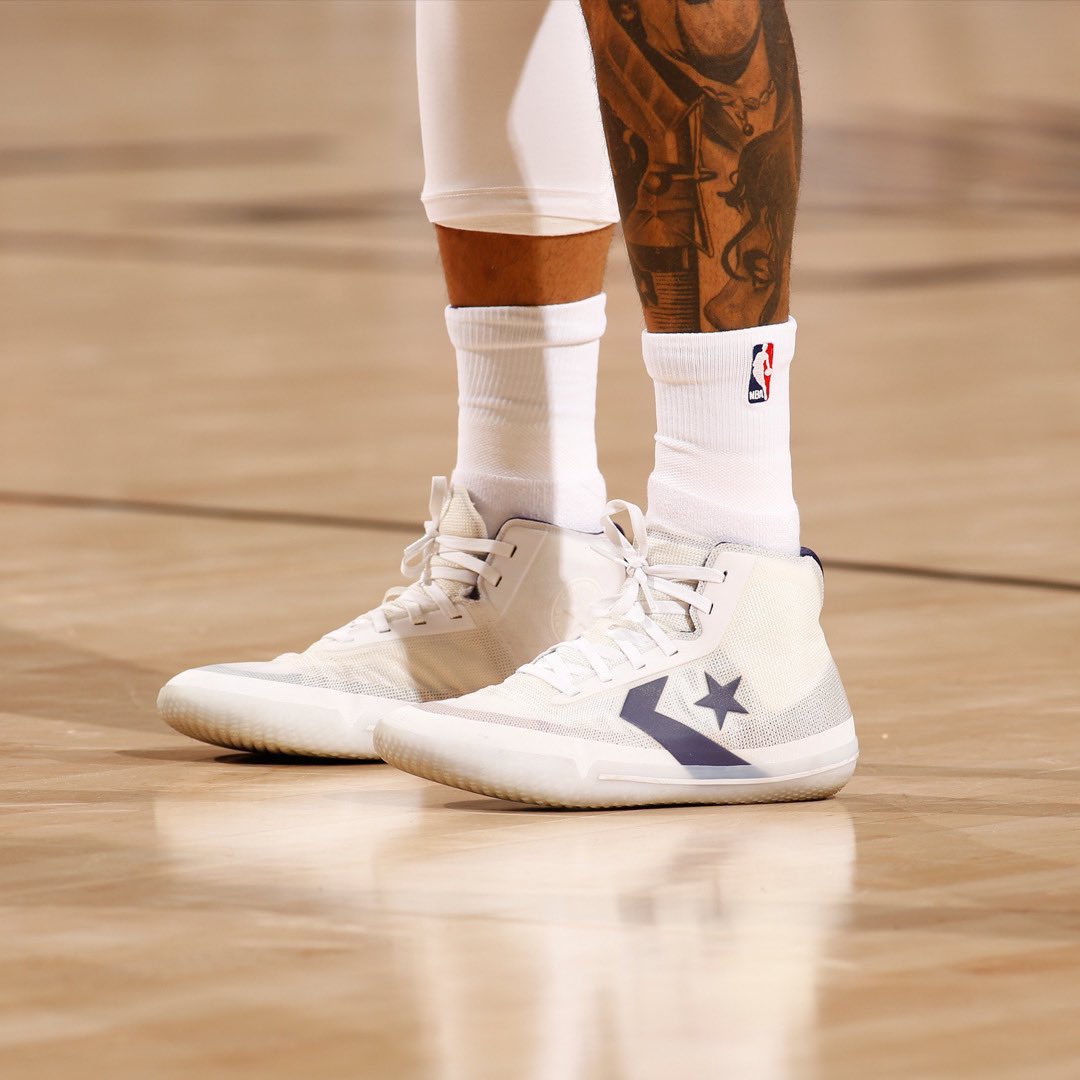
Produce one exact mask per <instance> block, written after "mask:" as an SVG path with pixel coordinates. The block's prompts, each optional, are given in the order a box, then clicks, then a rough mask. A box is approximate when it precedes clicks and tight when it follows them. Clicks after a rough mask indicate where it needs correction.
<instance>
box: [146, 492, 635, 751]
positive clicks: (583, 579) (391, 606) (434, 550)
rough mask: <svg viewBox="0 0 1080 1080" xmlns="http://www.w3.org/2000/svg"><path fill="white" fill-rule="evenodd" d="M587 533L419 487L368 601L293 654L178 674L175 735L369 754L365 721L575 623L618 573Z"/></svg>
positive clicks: (249, 746)
mask: <svg viewBox="0 0 1080 1080" xmlns="http://www.w3.org/2000/svg"><path fill="white" fill-rule="evenodd" d="M598 544H602V538H601V537H599V536H597V535H590V534H587V533H578V532H573V531H571V530H569V529H561V528H557V527H556V526H554V525H547V524H544V523H543V522H537V521H520V520H514V521H508V522H506V524H504V525H503V527H502V528H501V529H500V530H499V533H498V535H497V536H496V537H495V538H494V539H489V538H488V535H487V531H486V529H485V528H484V523H483V521H482V519H481V517H480V515H479V514H478V513H477V511H476V509H475V508H474V506H473V504H472V502H471V500H470V499H469V496H468V493H467V492H466V491H464V490H462V489H460V488H455V489H453V490H450V489H449V488H448V486H447V483H446V480H445V479H444V478H442V477H436V478H435V480H434V482H433V484H432V493H431V520H430V521H428V522H427V525H426V530H425V532H424V535H423V537H422V538H421V539H420V540H418V541H416V543H414V544H412V545H410V546H409V547H408V548H406V549H405V558H404V561H403V562H402V564H401V569H402V573H404V574H405V575H406V576H407V577H413V578H415V579H416V580H415V581H414V582H413V584H411V585H409V586H408V587H407V588H396V589H391V590H390V592H388V593H387V594H386V597H385V598H384V600H383V602H382V603H381V604H380V605H379V606H378V607H376V608H374V609H372V610H371V611H369V612H367V613H366V614H364V615H361V616H359V617H358V618H356V619H354V620H353V621H352V622H350V623H348V624H347V625H345V626H343V627H341V628H340V629H338V630H334V631H333V632H332V633H329V634H327V635H326V636H325V637H323V638H322V639H321V640H319V641H317V642H316V643H315V644H314V645H312V646H311V647H310V648H309V649H308V650H307V651H306V652H303V653H299V654H297V653H286V654H285V655H284V656H279V657H278V658H277V659H276V660H270V661H267V662H260V663H239V664H214V665H211V666H209V667H201V668H194V669H192V670H190V671H185V672H182V673H181V674H179V675H177V676H176V677H175V678H173V679H171V680H170V681H169V682H168V683H167V684H166V685H165V687H164V688H163V689H162V691H161V693H160V695H159V697H158V709H159V711H160V713H161V715H162V717H163V718H164V720H165V722H166V723H168V724H169V725H170V726H171V727H173V728H175V729H176V730H177V731H179V732H181V733H182V734H184V735H190V736H191V737H192V738H195V739H200V740H202V741H203V742H208V743H213V744H214V745H216V746H225V747H230V748H232V749H236V750H255V751H262V752H271V753H279V754H297V755H306V756H315V757H340V758H357V759H361V760H377V755H376V752H375V749H374V746H373V745H372V733H373V732H374V729H375V724H376V722H377V721H378V719H379V718H380V717H381V716H383V715H384V714H386V713H387V712H388V711H391V710H392V709H394V708H395V707H397V706H400V705H402V704H403V703H406V702H414V703H424V702H432V701H441V700H442V699H444V698H451V697H458V696H460V695H462V694H467V693H469V692H471V691H474V690H478V689H479V688H480V687H483V686H487V685H489V684H491V683H495V682H500V681H501V680H503V679H505V678H506V677H507V676H508V675H510V674H511V673H512V672H513V671H514V670H515V668H517V667H518V666H519V665H520V664H522V663H523V662H524V661H526V660H528V659H530V658H531V657H534V656H536V655H537V653H539V652H541V651H543V650H544V649H546V648H548V647H549V646H550V645H552V644H553V643H555V642H557V641H559V640H561V639H562V638H564V637H566V636H567V635H568V634H571V635H572V634H573V633H575V632H578V631H579V630H580V629H581V628H582V627H584V626H587V625H588V623H589V621H591V617H590V608H591V605H593V604H594V603H595V602H596V601H597V600H598V599H599V598H601V597H603V596H605V595H609V594H610V593H611V592H612V591H613V590H614V589H616V588H618V584H619V581H620V579H621V575H620V573H619V571H618V570H617V568H616V567H614V566H613V565H612V563H611V562H610V560H606V559H603V558H600V557H599V556H598V555H597V554H596V553H595V551H594V550H592V549H593V548H594V547H596V546H597V545H598Z"/></svg>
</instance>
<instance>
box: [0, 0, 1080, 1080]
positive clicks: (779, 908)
mask: <svg viewBox="0 0 1080 1080" xmlns="http://www.w3.org/2000/svg"><path fill="white" fill-rule="evenodd" d="M792 17H793V22H794V25H795V31H796V40H797V43H798V45H799V47H800V50H801V58H802V68H803V73H804V74H803V81H804V93H805V97H806V103H807V147H806V151H807V162H806V183H805V191H804V198H803V212H802V217H801V222H800V232H799V236H798V246H797V252H796V259H797V264H798V270H797V275H796V285H795V298H796V299H795V302H794V311H795V314H796V315H797V317H798V318H799V320H800V328H801V329H800V351H799V360H798V363H797V372H796V386H795V415H794V437H795V454H796V479H797V493H798V495H799V498H800V502H801V506H802V509H803V516H804V526H805V528H804V538H805V542H806V543H808V544H810V545H812V546H813V547H815V548H816V549H818V550H819V551H821V552H822V554H823V555H824V556H825V558H826V562H827V565H828V567H829V570H828V575H827V586H828V600H827V606H826V630H827V632H828V634H829V636H830V639H831V642H832V646H833V650H834V652H835V654H836V656H837V658H838V661H839V663H840V666H841V669H842V671H843V673H844V675H845V678H846V681H847V683H848V687H849V691H850V696H851V698H852V702H853V705H854V708H855V713H856V717H857V719H858V721H859V723H860V725H861V736H862V740H863V759H862V764H861V767H860V769H859V771H858V773H857V774H856V777H855V779H854V781H853V782H852V783H851V784H850V785H849V787H848V788H847V789H846V790H845V791H844V792H843V793H842V794H841V795H840V796H839V797H838V798H836V799H834V800H831V801H829V802H825V803H818V804H807V805H797V806H769V807H747V808H729V809H725V808H707V809H692V810H682V809H664V810H656V811H632V812H623V813H607V814H605V813H585V814H559V813H551V812H538V811H535V810H528V809H524V808H521V807H517V806H514V805H511V804H504V803H500V802H497V801H495V800H485V799H482V798H479V797H474V796H467V795H464V794H462V793H460V792H455V791H452V790H450V789H446V788H441V787H438V786H436V785H433V784H429V783H425V782H422V781H419V780H415V779H413V778H411V777H407V776H404V775H401V774H398V773H396V772H393V771H391V770H390V769H389V768H387V767H384V766H364V765H360V766H348V765H335V764H324V765H320V764H301V765H297V764H290V763H288V762H285V761H280V760H264V759H260V758H257V757H254V756H247V755H242V754H233V753H226V752H219V751H216V750H214V749H212V748H210V747H204V746H202V745H199V744H196V743H193V742H188V741H185V740H184V739H182V738H181V737H179V736H177V735H175V734H173V733H172V732H170V731H169V730H167V729H165V728H163V727H162V726H161V725H160V723H159V722H158V721H157V719H156V717H155V714H154V708H153V703H154V697H155V694H156V691H157V688H158V687H159V685H160V684H161V683H162V682H163V681H164V680H165V679H166V678H167V677H168V676H169V675H171V674H172V673H174V672H175V671H177V670H179V669H181V668H183V667H187V666H190V665H192V664H198V663H208V662H213V661H219V660H228V659H245V658H259V657H266V656H270V655H274V654H276V653H278V652H282V651H285V650H286V649H291V648H297V647H302V646H303V645H305V644H306V643H308V642H309V641H311V640H312V639H314V638H315V637H317V636H318V635H319V634H320V633H322V632H323V631H325V630H327V629H329V628H331V627H333V626H338V625H340V624H341V623H343V622H345V621H347V620H348V619H349V618H350V617H352V616H354V615H355V614H357V613H358V612H359V611H361V610H363V609H365V608H366V607H368V606H370V605H371V604H372V603H373V602H375V601H376V600H377V599H378V598H379V597H380V596H381V594H382V592H383V590H384V589H385V588H386V587H387V586H389V585H392V584H395V583H396V581H397V578H396V566H397V562H398V558H399V551H400V548H401V547H402V546H403V545H404V544H405V543H406V542H408V541H409V540H410V539H412V538H413V537H414V535H415V534H416V532H417V529H418V526H419V522H420V520H421V518H422V517H423V514H424V510H425V506H426V496H427V490H428V478H429V477H430V475H431V474H432V473H433V472H443V471H445V470H447V469H448V468H449V467H450V466H451V464H452V452H453V436H454V412H453V397H454V388H453V365H452V362H451V357H450V352H449V348H448V346H447V344H446V342H445V339H444V333H443V329H442V322H441V319H442V316H441V309H442V305H443V303H444V300H443V291H442V286H441V281H440V277H439V271H438V264H437V260H436V255H435V251H434V246H433V244H432V241H431V237H430V235H429V230H428V227H427V225H426V223H425V221H424V218H423V215H422V213H421V211H420V209H419V206H418V203H417V200H416V192H417V190H418V187H419V183H420V159H419V150H418V134H417V123H416V119H415V100H414V90H413V84H412V80H413V70H412V57H411V44H410V36H411V15H410V8H409V5H408V4H407V3H398V2H394V0H389V2H371V3H360V2H357V3H323V2H320V0H306V2H303V3H262V2H254V3H229V2H218V3H194V2H191V3H177V2H158V3H153V4H131V3H125V2H120V3H109V2H100V0H85V2H74V3H67V2H54V3H40V2H23V0H8V2H7V3H4V4H2V5H0V306H2V315H0V372H2V374H3V384H4V393H3V395H2V404H0V409H2V413H0V555H2V560H0V605H2V606H0V611H2V616H0V618H2V625H0V635H2V637H0V640H2V642H3V653H2V656H3V664H2V668H3V672H4V674H3V682H2V693H0V709H2V710H3V719H2V727H0V739H2V744H3V754H2V756H0V1075H3V1076H4V1077H5V1078H10V1080H22V1078H35V1080H36V1078H54V1077H55V1078H61V1077H63V1078H69V1077H73V1076H79V1077H94V1078H97V1077H102V1078H110V1080H118V1078H123V1080H127V1078H140V1080H142V1078H149V1077H153V1078H172V1077H191V1076H204V1077H218V1076H220V1077H227V1076H228V1077H233V1076H235V1077H251V1078H277V1077H296V1076H304V1077H312V1078H316V1077H318V1078H322V1077H334V1078H337V1077H342V1078H346V1077H348V1078H353V1077H359V1076H365V1077H366V1076H371V1077H378V1078H398V1077H400V1078H406V1080H412V1078H428V1077H431V1078H448V1080H449V1078H461V1080H476V1078H489V1077H490V1078H493V1080H501V1078H504V1077H530V1078H543V1080H579V1078H581V1080H585V1078H589V1080H591V1078H605V1080H606V1078H624V1077H626V1078H639V1077H640V1078H654V1077H706V1076H708V1077H713V1076H723V1077H732V1078H738V1080H743V1078H750V1080H756V1078H769V1080H773V1078H802V1077H837V1078H844V1080H847V1078H851V1080H856V1078H863V1077H875V1078H891V1077H897V1078H899V1077H903V1078H911V1077H915V1078H938V1077H940V1078H952V1077H980V1078H1013V1077H1016V1078H1024V1080H1028V1078H1030V1080H1049V1078H1059V1077H1060V1078H1062V1080H1064V1078H1067V1077H1068V1078H1071V1077H1075V1076H1077V1075H1080V1025H1078V1024H1077V1022H1076V1021H1077V1001H1078V996H1077V987H1078V985H1080V914H1078V906H1080V904H1078V901H1080V895H1078V893H1080V880H1078V870H1077V864H1078V852H1080V844H1078V841H1077V836H1078V831H1077V823H1078V822H1077V816H1078V800H1077V794H1078V782H1080V769H1078V767H1077V750H1078V746H1080V738H1078V735H1077V731H1078V730H1080V729H1078V720H1080V716H1078V677H1077V666H1078V661H1080V540H1078V538H1080V436H1078V431H1077V426H1078V420H1077V417H1078V416H1080V366H1078V364H1077V352H1078V349H1077V344H1076V329H1075V314H1074V313H1075V309H1076V302H1077V297H1078V291H1077V286H1078V281H1080V181H1078V176H1080V171H1078V166H1080V79H1078V76H1077V69H1076V65H1075V41H1076V36H1077V32H1078V30H1080V5H1077V4H1075V3H1053V2H1051V3H1037V2H1031V3H994V2H983V3H979V4H971V3H962V2H961V3H953V2H944V3H935V4H926V3H903V2H893V3H870V2H862V3H860V2H850V3H824V2H823V3H794V4H792ZM608 291H609V294H610V297H611V300H610V312H611V320H610V325H611V329H610V332H609V334H608V337H607V339H606V344H605V351H604V355H603V360H602V378H603V386H602V389H601V401H600V407H601V418H600V437H601V443H602V457H603V463H604V465H605V468H606V472H607V476H608V479H609V485H610V489H611V491H612V492H613V493H616V494H619V495H625V496H628V497H631V498H641V497H642V495H643V491H644V478H645V474H646V470H647V468H648V464H649V458H650V452H651V446H650V444H651V434H652V424H651V397H650V387H649V385H648V382H647V380H646V378H645V376H644V374H643V372H642V370H641V366H640V361H639V356H638V346H637V335H638V332H639V328H640V319H639V315H638V312H637V310H636V306H635V299H634V293H633V288H632V285H631V283H630V281H629V279H628V274H627V266H626V261H625V258H624V257H622V256H621V255H620V254H619V253H618V252H616V253H613V256H612V261H611V266H610V270H609V275H608Z"/></svg>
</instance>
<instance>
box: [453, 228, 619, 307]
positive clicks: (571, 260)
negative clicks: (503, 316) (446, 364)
mask: <svg viewBox="0 0 1080 1080" xmlns="http://www.w3.org/2000/svg"><path fill="white" fill-rule="evenodd" d="M614 231H615V230H614V227H613V226H610V225H609V226H607V227H606V228H603V229H596V230H595V231H593V232H585V233H576V234H574V235H572V236H516V235H512V234H509V233H491V232H472V231H467V230H465V229H451V228H448V227H447V226H445V225H436V226H435V233H436V235H437V236H438V238H439V254H440V255H441V256H442V264H443V273H444V275H445V277H446V290H447V293H448V294H449V297H450V303H451V304H452V305H453V306H454V307H504V306H531V305H536V304H569V303H573V302H574V301H577V300H584V299H586V298H587V297H590V296H595V295H596V294H597V293H598V292H600V290H601V288H602V287H603V284H604V267H605V266H606V264H607V253H608V248H610V246H611V237H612V234H613V233H614Z"/></svg>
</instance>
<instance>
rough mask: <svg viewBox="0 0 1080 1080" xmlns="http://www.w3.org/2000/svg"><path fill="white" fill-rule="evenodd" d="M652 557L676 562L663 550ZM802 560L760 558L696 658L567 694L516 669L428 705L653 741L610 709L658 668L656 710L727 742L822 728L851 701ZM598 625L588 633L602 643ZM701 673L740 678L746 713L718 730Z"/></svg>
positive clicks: (625, 741) (815, 581) (812, 571)
mask: <svg viewBox="0 0 1080 1080" xmlns="http://www.w3.org/2000/svg"><path fill="white" fill-rule="evenodd" d="M728 549H729V550H731V549H732V547H731V546H728ZM661 550H662V549H661ZM684 550H685V549H684ZM661 558H663V559H664V560H665V561H666V560H668V559H670V561H672V562H674V561H676V560H675V559H674V558H672V555H671V554H669V553H668V552H665V553H664V554H663V555H662V556H661ZM656 561H659V559H657V560H656ZM810 563H811V560H810V559H808V558H807V559H802V558H800V557H799V556H792V557H790V558H788V557H782V556H780V557H772V556H769V557H761V558H759V559H758V561H757V562H756V564H755V566H754V568H753V571H752V573H751V575H750V579H749V581H748V582H747V585H746V588H745V589H744V591H743V594H742V596H741V597H740V599H739V603H738V605H737V606H736V609H735V611H734V613H733V615H732V618H731V621H730V623H729V624H728V627H727V630H726V631H725V633H724V636H723V639H722V641H721V642H720V645H719V647H718V648H717V649H715V650H714V651H713V652H712V653H710V654H708V655H707V656H706V657H705V658H704V659H701V660H696V661H689V662H687V663H684V664H680V665H673V666H672V667H671V668H670V669H668V670H666V671H665V672H663V673H662V674H661V673H658V674H655V675H653V676H652V677H651V678H644V679H640V680H638V681H637V683H635V684H632V683H630V682H621V683H620V685H618V686H617V687H615V688H613V689H612V690H611V691H610V692H607V693H601V694H595V695H590V696H589V697H587V698H584V699H582V700H580V701H573V700H571V701H566V699H565V698H564V696H563V695H562V694H561V693H560V692H559V691H558V690H556V689H555V688H554V687H553V686H551V685H550V684H548V683H547V682H545V681H543V680H542V679H540V678H538V677H536V676H534V675H529V674H524V673H520V672H518V673H516V674H514V675H511V676H510V678H509V679H507V680H506V681H505V682H504V683H502V684H501V685H500V686H492V687H490V688H488V689H486V690H481V691H480V692H478V693H476V694H473V695H471V696H470V697H469V698H468V699H467V701H465V702H462V703H461V704H445V705H439V706H437V707H435V706H433V707H432V709H431V711H433V712H451V713H452V714H454V715H461V716H467V717H472V718H474V719H483V720H487V721H489V722H492V723H500V724H506V725H511V726H514V727H525V728H532V729H535V730H539V731H547V732H553V733H561V734H566V735H572V736H575V737H579V738H593V739H597V740H599V741H603V742H610V743H614V744H617V745H624V746H640V747H655V746H656V743H655V742H654V740H653V739H651V738H650V737H649V736H648V735H646V734H645V733H644V732H642V731H641V730H639V729H638V728H636V727H635V726H634V725H632V724H630V723H628V722H627V721H625V720H623V719H622V718H621V717H620V716H619V712H620V710H621V709H622V707H623V704H624V702H625V700H626V694H627V690H628V689H629V688H630V686H631V685H637V684H640V683H643V682H649V681H652V679H656V678H661V677H662V675H663V674H666V675H667V683H666V684H665V686H664V688H663V693H662V695H661V698H660V701H659V704H658V705H657V708H658V710H659V711H660V712H662V713H664V714H665V715H667V716H670V717H673V718H674V719H676V720H678V721H680V722H681V723H683V724H686V725H687V726H688V727H691V728H693V729H694V730H695V731H698V732H700V733H701V734H703V735H705V736H706V737H708V738H711V739H713V740H715V741H717V742H720V743H722V744H723V745H724V746H726V747H729V748H730V749H732V750H736V751H737V750H740V749H751V748H754V747H768V746H775V745H779V744H781V743H786V742H790V741H792V740H793V739H797V738H805V737H807V736H809V735H813V734H817V733H819V732H821V731H826V730H828V729H829V728H831V727H835V726H836V725H838V724H842V723H844V722H845V721H846V720H847V719H848V718H849V717H850V716H851V710H850V707H849V706H848V702H847V697H846V695H845V693H844V688H843V685H842V683H841V681H840V676H839V673H838V672H837V670H836V665H835V664H834V663H833V660H832V657H831V655H830V653H829V649H828V645H827V644H826V642H825V636H824V634H823V633H822V631H821V627H820V624H819V622H818V618H819V613H820V609H821V589H820V577H819V575H818V571H817V567H816V566H811V565H810ZM676 618H677V617H676ZM657 621H659V620H657ZM604 625H605V624H599V625H598V626H597V627H594V629H593V630H592V631H591V632H590V633H589V634H588V635H587V636H588V637H589V638H590V639H591V640H594V641H596V642H597V643H598V644H599V643H602V642H603V641H604V640H605V636H604V634H603V626H604ZM678 636H679V635H677V634H673V637H678ZM687 636H690V637H697V634H696V632H695V633H692V634H689V635H687ZM627 673H628V668H626V667H620V668H617V669H616V675H617V676H618V677H622V678H625V677H626V675H627ZM706 673H708V674H709V675H711V676H712V677H713V678H714V679H715V680H716V681H717V682H719V683H722V684H728V683H730V682H731V681H732V680H734V679H736V678H738V679H740V680H741V681H740V682H739V685H738V689H737V691H736V697H737V700H738V702H739V704H741V705H742V706H743V708H745V709H747V710H748V712H747V713H746V714H745V715H744V714H740V713H729V714H728V715H727V717H726V720H725V721H724V724H723V728H722V731H721V730H720V729H718V727H717V717H716V713H715V712H714V711H713V710H712V709H708V708H704V707H702V706H699V705H697V704H695V703H696V702H697V701H698V700H700V699H701V698H702V697H704V696H705V694H706V692H707V689H708V687H707V683H706V680H705V674H706ZM521 714H524V715H521Z"/></svg>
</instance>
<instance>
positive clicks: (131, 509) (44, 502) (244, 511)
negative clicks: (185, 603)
mask: <svg viewBox="0 0 1080 1080" xmlns="http://www.w3.org/2000/svg"><path fill="white" fill-rule="evenodd" d="M0 506H37V507H46V508H55V509H63V510H97V511H106V512H112V513H120V514H148V515H158V516H163V517H183V518H208V519H211V520H215V521H244V522H258V523H260V524H266V525H299V526H310V527H314V528H329V529H356V530H358V531H362V532H363V531H366V532H389V533H401V534H404V535H410V534H415V533H416V532H417V531H418V530H419V523H417V522H406V521H391V520H388V519H386V518H370V517H352V516H348V515H344V514H316V513H308V512H306V511H299V510H262V509H255V508H247V507H239V506H202V505H199V504H197V503H177V502H159V501H157V500H152V499H122V498H115V497H112V496H101V495H67V494H61V493H55V492H44V491H0ZM823 562H824V564H825V567H826V569H828V570H839V571H846V572H853V573H862V574H888V575H891V576H893V577H908V578H921V579H923V580H927V581H955V582H961V583H964V584H969V585H999V586H1005V587H1008V588H1018V589H1042V590H1046V591H1050V592H1066V593H1080V581H1066V580H1062V579H1059V578H1036V577H1022V576H1019V575H1013V574H993V573H984V572H982V571H975V570H949V569H946V568H942V567H934V566H910V565H907V564H903V563H886V562H873V561H870V560H861V559H824V560H823Z"/></svg>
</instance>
